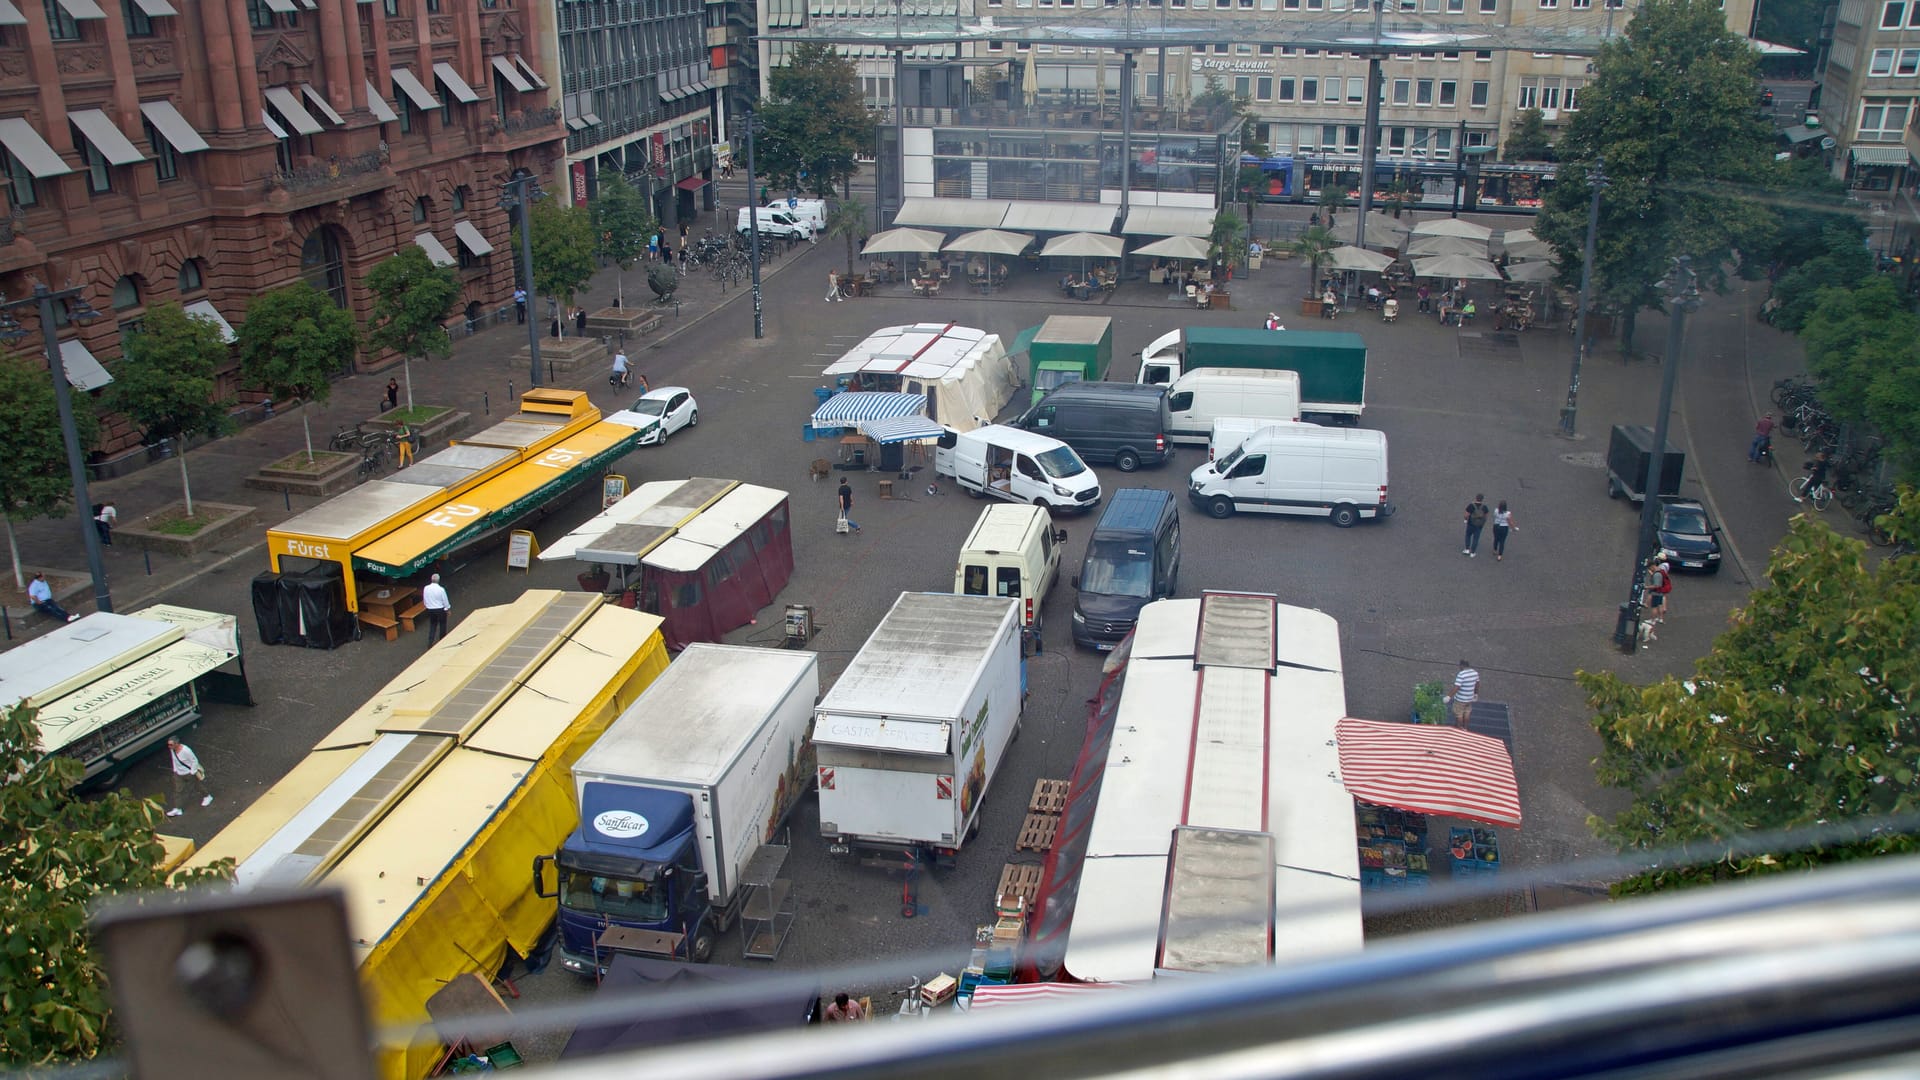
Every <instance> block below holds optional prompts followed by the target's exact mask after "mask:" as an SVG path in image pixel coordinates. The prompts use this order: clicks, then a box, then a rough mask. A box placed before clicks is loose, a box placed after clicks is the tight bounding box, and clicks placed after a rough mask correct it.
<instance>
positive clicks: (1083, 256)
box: [1040, 232, 1127, 278]
mask: <svg viewBox="0 0 1920 1080" xmlns="http://www.w3.org/2000/svg"><path fill="white" fill-rule="evenodd" d="M1126 250H1127V245H1126V241H1124V240H1121V239H1120V238H1119V237H1117V236H1108V235H1107V234H1105V233H1090V232H1076V233H1067V234H1066V235H1065V236H1056V237H1054V238H1053V239H1051V240H1049V241H1047V246H1046V247H1043V248H1041V249H1040V254H1042V255H1069V256H1071V255H1078V256H1080V276H1081V277H1083V278H1084V277H1086V276H1087V260H1088V259H1089V258H1097V259H1117V258H1119V257H1120V256H1122V255H1124V254H1126Z"/></svg>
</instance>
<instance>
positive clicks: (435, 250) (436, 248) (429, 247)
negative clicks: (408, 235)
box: [413, 232, 460, 266]
mask: <svg viewBox="0 0 1920 1080" xmlns="http://www.w3.org/2000/svg"><path fill="white" fill-rule="evenodd" d="M413 242H414V243H416V244H419V245H420V249H421V250H422V251H425V252H426V253H427V258H429V259H432V260H433V265H435V266H452V265H453V264H454V263H457V262H459V261H460V260H458V259H456V258H454V257H453V254H452V253H451V252H449V251H448V250H447V246H446V245H445V244H442V243H441V242H440V238H439V237H437V236H435V235H433V234H432V233H430V232H423V233H421V234H420V235H418V236H416V237H414V238H413Z"/></svg>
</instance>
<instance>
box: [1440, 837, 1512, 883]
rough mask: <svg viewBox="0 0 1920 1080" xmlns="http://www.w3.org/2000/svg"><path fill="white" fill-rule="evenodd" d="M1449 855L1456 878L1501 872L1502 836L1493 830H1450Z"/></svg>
mask: <svg viewBox="0 0 1920 1080" xmlns="http://www.w3.org/2000/svg"><path fill="white" fill-rule="evenodd" d="M1447 854H1448V855H1449V856H1450V857H1451V858H1452V859H1453V873H1454V876H1455V877H1461V876H1465V875H1471V874H1497V873H1499V872H1500V835H1499V834H1498V833H1496V832H1494V831H1493V830H1492V829H1450V830H1448V832H1447Z"/></svg>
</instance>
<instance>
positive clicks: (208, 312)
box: [185, 300, 239, 345]
mask: <svg viewBox="0 0 1920 1080" xmlns="http://www.w3.org/2000/svg"><path fill="white" fill-rule="evenodd" d="M185 310H186V313H187V314H189V315H191V316H193V317H194V318H196V319H205V320H207V321H208V322H210V323H213V324H214V325H215V326H218V327H219V328H220V340H221V341H224V342H226V343H227V344H229V345H231V344H233V343H234V342H235V341H237V340H238V339H239V335H238V334H235V333H234V332H233V324H232V323H230V322H228V321H227V318H226V316H224V315H222V314H220V309H218V308H216V307H214V306H213V303H212V302H211V301H207V300H195V301H194V302H193V303H191V304H188V305H187V306H186V309H185Z"/></svg>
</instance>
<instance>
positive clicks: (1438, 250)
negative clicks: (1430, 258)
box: [1402, 236, 1487, 259]
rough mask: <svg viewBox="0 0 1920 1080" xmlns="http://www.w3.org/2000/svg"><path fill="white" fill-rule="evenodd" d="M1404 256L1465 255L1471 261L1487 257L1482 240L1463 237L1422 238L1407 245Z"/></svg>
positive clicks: (1485, 247)
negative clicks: (1471, 259)
mask: <svg viewBox="0 0 1920 1080" xmlns="http://www.w3.org/2000/svg"><path fill="white" fill-rule="evenodd" d="M1402 254H1405V255H1465V256H1467V257H1469V258H1473V259H1484V258H1486V257H1487V245H1486V242H1485V241H1483V240H1469V239H1467V238H1466V237H1464V236H1422V237H1418V238H1416V239H1415V240H1414V241H1413V243H1411V244H1408V245H1407V250H1406V251H1405V252H1403V253H1402Z"/></svg>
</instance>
